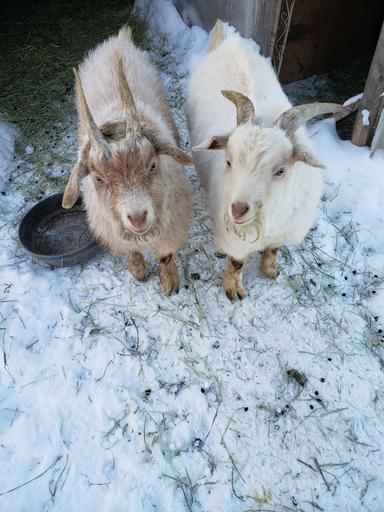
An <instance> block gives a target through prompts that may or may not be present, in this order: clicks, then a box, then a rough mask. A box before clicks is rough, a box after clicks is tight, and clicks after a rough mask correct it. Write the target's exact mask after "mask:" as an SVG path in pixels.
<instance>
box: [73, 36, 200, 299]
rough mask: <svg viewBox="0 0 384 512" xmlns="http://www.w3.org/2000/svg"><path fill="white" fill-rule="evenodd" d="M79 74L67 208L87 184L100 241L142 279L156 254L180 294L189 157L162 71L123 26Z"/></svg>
mask: <svg viewBox="0 0 384 512" xmlns="http://www.w3.org/2000/svg"><path fill="white" fill-rule="evenodd" d="M75 76H76V90H77V104H78V113H79V121H80V127H79V157H78V161H77V164H76V165H75V167H74V169H73V171H72V174H71V176H70V179H69V181H68V184H67V186H66V188H65V192H64V197H63V207H64V208H71V207H72V206H73V204H74V203H75V202H76V200H77V198H78V196H79V191H80V181H81V180H82V181H83V196H84V203H85V207H86V210H87V216H88V222H89V225H90V228H91V230H92V232H93V233H94V235H95V236H96V238H98V239H99V240H100V241H101V243H102V244H104V245H105V246H106V247H107V248H108V249H110V250H111V251H112V252H114V253H117V254H124V255H127V257H128V268H129V270H130V272H131V273H132V274H133V275H134V276H135V277H136V278H137V279H138V280H140V281H142V280H144V278H145V262H144V258H143V253H145V252H153V253H154V254H155V255H156V256H157V257H158V259H159V260H160V279H161V282H162V284H163V287H164V290H165V293H166V294H168V295H170V294H172V293H174V292H177V291H178V289H179V276H178V272H177V267H176V264H175V262H174V259H173V254H174V253H175V252H176V251H177V250H179V249H180V248H181V247H182V246H183V245H184V243H185V239H186V236H187V232H188V228H189V219H190V215H191V197H190V189H189V183H188V179H187V177H186V175H185V173H184V171H183V169H182V165H187V164H190V163H191V158H190V157H189V156H188V155H186V154H185V153H184V152H183V151H182V150H181V149H179V147H178V143H179V136H178V133H177V129H176V126H175V124H174V121H173V118H172V115H171V112H170V109H169V107H168V105H167V103H166V100H165V98H164V92H163V89H162V86H161V83H160V79H159V76H158V73H157V71H156V69H155V68H154V66H153V65H152V63H151V62H150V60H149V59H148V57H147V55H146V54H145V53H144V52H142V51H141V50H139V49H137V48H136V47H135V46H134V44H133V43H132V40H131V31H130V29H129V27H123V28H122V29H121V30H120V32H119V34H118V36H115V37H111V38H110V39H108V40H107V41H105V42H104V43H102V44H100V45H99V46H97V47H96V49H95V50H93V51H92V52H91V53H90V54H89V55H88V56H87V57H86V59H85V60H84V61H83V62H82V63H81V65H80V67H79V73H77V72H76V71H75ZM127 77H128V80H129V85H128V80H127ZM91 112H92V113H91Z"/></svg>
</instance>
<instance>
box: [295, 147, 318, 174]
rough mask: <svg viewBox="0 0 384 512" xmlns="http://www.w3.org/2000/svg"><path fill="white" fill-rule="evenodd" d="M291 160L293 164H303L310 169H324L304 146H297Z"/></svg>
mask: <svg viewBox="0 0 384 512" xmlns="http://www.w3.org/2000/svg"><path fill="white" fill-rule="evenodd" d="M293 160H294V161H295V162H304V163H305V164H307V165H310V166H311V167H317V168H319V169H325V167H324V165H322V164H321V163H320V162H318V161H317V160H316V158H315V157H314V156H313V154H312V152H311V151H310V150H309V149H308V148H306V147H305V146H300V145H297V146H295V148H294V150H293Z"/></svg>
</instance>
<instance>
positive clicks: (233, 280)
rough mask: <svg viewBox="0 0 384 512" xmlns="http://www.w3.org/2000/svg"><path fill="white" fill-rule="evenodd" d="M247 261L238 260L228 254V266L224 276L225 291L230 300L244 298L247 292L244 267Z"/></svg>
mask: <svg viewBox="0 0 384 512" xmlns="http://www.w3.org/2000/svg"><path fill="white" fill-rule="evenodd" d="M244 265H245V261H237V260H235V259H234V258H232V257H231V256H228V260H227V268H226V271H225V273H224V277H223V286H224V289H225V293H226V295H227V297H228V299H230V300H235V299H244V298H245V297H246V296H247V292H246V291H245V288H244V286H243V267H244Z"/></svg>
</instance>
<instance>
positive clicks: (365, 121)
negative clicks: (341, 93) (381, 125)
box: [361, 108, 371, 126]
mask: <svg viewBox="0 0 384 512" xmlns="http://www.w3.org/2000/svg"><path fill="white" fill-rule="evenodd" d="M370 115H371V113H370V111H369V110H367V109H366V108H364V109H363V110H362V111H361V117H362V118H363V126H369V123H370V121H369V117H370Z"/></svg>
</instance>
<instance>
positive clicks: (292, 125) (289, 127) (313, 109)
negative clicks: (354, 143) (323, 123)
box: [274, 103, 354, 137]
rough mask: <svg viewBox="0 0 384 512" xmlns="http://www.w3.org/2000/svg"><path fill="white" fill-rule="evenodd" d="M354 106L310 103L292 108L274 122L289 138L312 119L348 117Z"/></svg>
mask: <svg viewBox="0 0 384 512" xmlns="http://www.w3.org/2000/svg"><path fill="white" fill-rule="evenodd" d="M353 108H354V106H353V105H349V106H343V105H338V104H337V103H308V104H306V105H298V106H296V107H292V108H290V109H289V110H287V111H286V112H283V113H282V114H281V116H280V117H279V118H278V119H277V120H276V121H275V122H274V126H278V127H279V128H281V129H282V130H284V131H285V132H286V134H287V135H288V137H292V136H293V135H294V133H295V132H296V130H297V129H298V128H299V127H300V126H301V125H303V124H305V123H306V122H307V121H309V120H310V119H312V118H314V117H317V116H320V115H322V114H339V115H338V119H341V117H344V116H347V115H348V114H350V113H351V112H352V110H353Z"/></svg>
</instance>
